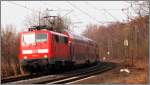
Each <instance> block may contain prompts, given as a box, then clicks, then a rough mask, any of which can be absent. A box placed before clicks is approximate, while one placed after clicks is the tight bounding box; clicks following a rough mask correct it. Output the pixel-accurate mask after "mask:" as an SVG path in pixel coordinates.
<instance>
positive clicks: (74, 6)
mask: <svg viewBox="0 0 150 85" xmlns="http://www.w3.org/2000/svg"><path fill="white" fill-rule="evenodd" d="M66 2H67V3H68V4H70V5H71V6H72V7H73V8H75V9H77V10H79V11H80V12H82V13H83V14H85V15H87V16H88V17H90V18H91V19H93V20H94V21H96V22H98V23H102V24H104V22H100V21H99V20H97V19H96V18H94V17H92V16H91V15H89V14H88V13H87V12H85V11H83V10H81V9H80V8H78V7H77V6H76V5H74V4H72V3H71V2H69V1H66Z"/></svg>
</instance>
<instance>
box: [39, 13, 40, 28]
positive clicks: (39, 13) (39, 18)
mask: <svg viewBox="0 0 150 85" xmlns="http://www.w3.org/2000/svg"><path fill="white" fill-rule="evenodd" d="M39 26H40V12H39Z"/></svg>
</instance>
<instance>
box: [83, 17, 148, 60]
mask: <svg viewBox="0 0 150 85" xmlns="http://www.w3.org/2000/svg"><path fill="white" fill-rule="evenodd" d="M148 25H149V16H144V17H137V18H136V19H134V20H132V21H130V22H127V23H120V22H115V23H112V24H109V25H107V26H99V25H92V24H90V25H88V26H87V30H86V31H85V32H84V35H85V36H87V37H89V38H91V39H93V40H95V41H96V42H97V43H98V45H99V50H100V51H99V52H100V56H101V57H104V56H110V57H112V58H120V59H125V57H129V59H131V58H132V57H134V58H138V59H143V58H145V57H147V58H148ZM124 40H128V47H127V49H126V46H125V45H124ZM126 51H127V52H128V53H125V52H126ZM108 52H109V53H108Z"/></svg>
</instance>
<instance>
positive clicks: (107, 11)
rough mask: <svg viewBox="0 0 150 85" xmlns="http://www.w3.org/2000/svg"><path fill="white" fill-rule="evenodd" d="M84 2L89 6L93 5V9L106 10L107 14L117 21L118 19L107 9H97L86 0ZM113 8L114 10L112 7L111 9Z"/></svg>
mask: <svg viewBox="0 0 150 85" xmlns="http://www.w3.org/2000/svg"><path fill="white" fill-rule="evenodd" d="M86 4H88V5H90V6H91V7H93V8H94V9H96V10H98V11H101V10H103V11H104V12H106V13H107V14H108V15H110V16H111V17H112V18H113V19H115V20H116V21H119V20H118V19H117V18H116V17H114V16H113V15H112V14H111V13H110V12H109V11H107V10H108V9H104V8H101V9H99V8H97V7H95V6H93V5H92V4H90V3H88V2H86ZM109 10H111V9H109ZM113 10H114V9H113ZM116 10H118V9H116ZM120 10H121V9H120Z"/></svg>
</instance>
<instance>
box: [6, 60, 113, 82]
mask: <svg viewBox="0 0 150 85" xmlns="http://www.w3.org/2000/svg"><path fill="white" fill-rule="evenodd" d="M115 66H116V64H114V63H110V62H109V63H106V62H103V63H98V64H97V65H95V66H91V67H86V68H83V69H77V70H74V71H69V72H65V73H62V74H56V75H48V76H42V77H38V78H35V77H34V78H29V79H26V80H19V81H14V82H8V83H10V84H14V83H15V84H62V83H68V82H72V81H75V80H79V79H82V78H85V77H89V76H92V75H96V74H99V73H102V72H105V71H108V70H110V69H113V68H114V67H115Z"/></svg>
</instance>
